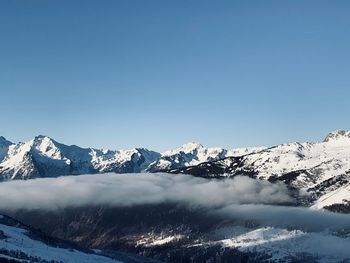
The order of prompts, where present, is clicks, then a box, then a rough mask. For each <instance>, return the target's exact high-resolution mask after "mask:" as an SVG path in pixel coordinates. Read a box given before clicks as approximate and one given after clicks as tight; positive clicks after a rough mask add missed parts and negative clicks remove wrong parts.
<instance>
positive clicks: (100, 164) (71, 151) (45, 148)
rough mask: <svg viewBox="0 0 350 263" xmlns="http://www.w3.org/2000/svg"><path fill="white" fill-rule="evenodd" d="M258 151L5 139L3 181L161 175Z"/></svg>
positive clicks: (1, 142) (0, 141)
mask: <svg viewBox="0 0 350 263" xmlns="http://www.w3.org/2000/svg"><path fill="white" fill-rule="evenodd" d="M257 149H260V148H257ZM255 150H256V149H255V148H242V149H236V150H231V151H228V150H226V149H223V148H209V149H207V148H205V147H204V146H202V145H201V144H198V143H188V144H185V145H183V146H182V147H180V148H178V149H175V150H171V151H167V152H164V153H157V152H154V151H151V150H147V149H144V148H134V149H131V150H116V151H114V150H101V149H93V148H81V147H78V146H75V145H72V146H68V145H64V144H62V143H59V142H57V141H55V140H53V139H51V138H50V137H47V136H43V135H39V136H36V137H35V138H34V139H32V140H30V141H29V142H25V143H22V142H21V143H17V144H13V143H11V142H9V141H7V140H5V138H3V137H1V138H0V177H1V179H2V180H13V179H32V178H37V177H57V176H61V175H79V174H88V173H106V172H116V173H138V172H141V171H149V172H159V171H164V170H170V169H176V168H182V167H185V166H190V165H196V164H199V163H202V162H208V161H213V160H220V159H223V158H225V157H227V156H236V155H241V154H243V153H245V154H246V153H250V152H252V151H255Z"/></svg>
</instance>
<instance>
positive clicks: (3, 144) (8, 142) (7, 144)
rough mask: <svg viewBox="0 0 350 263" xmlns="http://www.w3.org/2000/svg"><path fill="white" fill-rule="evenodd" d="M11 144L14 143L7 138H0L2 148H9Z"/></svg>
mask: <svg viewBox="0 0 350 263" xmlns="http://www.w3.org/2000/svg"><path fill="white" fill-rule="evenodd" d="M11 144H12V142H10V141H8V140H6V139H5V137H3V136H0V146H5V147H7V146H9V145H11Z"/></svg>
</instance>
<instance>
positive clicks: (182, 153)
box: [147, 142, 263, 172]
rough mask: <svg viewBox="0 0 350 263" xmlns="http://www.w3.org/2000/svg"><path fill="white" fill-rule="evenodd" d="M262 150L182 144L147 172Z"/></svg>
mask: <svg viewBox="0 0 350 263" xmlns="http://www.w3.org/2000/svg"><path fill="white" fill-rule="evenodd" d="M260 149H263V148H240V149H234V150H226V149H224V148H219V147H216V148H205V147H204V146H203V145H201V144H199V143H195V142H191V143H187V144H184V145H183V146H182V147H180V148H178V149H175V150H170V151H166V152H164V153H162V154H161V157H160V158H159V159H158V160H157V161H155V162H153V163H151V164H150V166H149V167H148V168H147V171H148V172H159V171H168V170H172V169H177V168H182V167H187V166H193V165H198V164H200V163H203V162H210V161H215V160H221V159H224V158H225V157H228V156H237V155H242V154H248V153H251V152H254V151H257V150H260Z"/></svg>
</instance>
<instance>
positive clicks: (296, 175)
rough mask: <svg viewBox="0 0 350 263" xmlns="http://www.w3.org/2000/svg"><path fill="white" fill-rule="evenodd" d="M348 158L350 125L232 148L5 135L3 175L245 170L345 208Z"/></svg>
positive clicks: (0, 142)
mask: <svg viewBox="0 0 350 263" xmlns="http://www.w3.org/2000/svg"><path fill="white" fill-rule="evenodd" d="M349 160H350V131H344V130H338V131H335V132H331V133H329V134H328V135H327V136H326V137H325V139H324V140H323V141H322V142H315V143H311V142H306V143H299V142H296V143H287V144H281V145H276V146H272V147H256V148H239V149H232V150H227V149H224V148H219V147H218V148H205V147H204V146H202V145H201V144H198V143H188V144H185V145H183V146H182V147H180V148H178V149H174V150H169V151H166V152H163V153H158V152H155V151H152V150H148V149H145V148H134V149H131V150H101V149H94V148H82V147H78V146H75V145H71V146H68V145H65V144H62V143H59V142H57V141H55V140H53V139H51V138H50V137H48V136H43V135H39V136H36V137H35V138H34V139H32V140H30V141H28V142H24V143H23V142H20V143H12V142H10V141H8V140H6V139H5V138H4V137H0V178H1V180H2V181H6V180H14V179H32V178H39V177H57V176H64V175H80V174H92V173H107V172H114V173H139V172H151V173H155V172H169V173H175V174H181V173H183V174H190V175H194V176H200V177H206V178H227V177H234V176H236V175H245V176H249V177H252V178H256V179H262V180H268V181H270V182H275V181H281V182H284V183H285V184H287V185H288V186H289V187H290V188H293V189H297V190H299V191H303V192H305V193H307V200H305V198H304V199H303V200H302V201H303V202H306V203H307V205H309V206H313V207H315V208H323V207H328V208H329V209H330V210H332V209H337V210H339V209H340V210H344V211H347V209H348V207H349V205H348V204H349V201H350V194H349V191H350V162H349ZM334 205H335V206H334ZM339 206H340V207H339Z"/></svg>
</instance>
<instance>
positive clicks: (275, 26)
mask: <svg viewBox="0 0 350 263" xmlns="http://www.w3.org/2000/svg"><path fill="white" fill-rule="evenodd" d="M349 14H350V1H294V0H293V1H243V0H242V1H213V0H211V1H205V0H193V1H188V0H176V1H167V0H159V1H152V0H147V1H144V0H139V1H134V0H124V1H121V0H120V1H108V0H103V1H99V0H95V1H86V0H84V1H74V0H73V1H71V0H66V1H64V0H59V1H58V0H56V1H46V0H42V1H40V0H36V1H27V0H23V1H16V0H11V1H10V0H3V1H1V2H0V87H1V93H0V107H1V124H0V134H1V135H3V136H5V137H7V138H9V139H11V140H13V141H24V140H28V139H30V138H31V137H33V136H35V135H37V134H46V135H49V136H51V137H53V138H55V139H56V140H58V141H61V142H64V143H68V144H73V143H74V144H78V145H82V146H94V147H108V148H113V149H118V148H130V147H134V146H144V147H149V148H153V149H155V150H165V149H168V148H173V147H176V146H179V145H181V144H183V143H186V142H188V141H199V142H201V143H202V144H204V145H206V146H225V147H228V148H231V147H238V146H254V145H274V144H278V143H282V142H291V141H307V140H311V141H312V140H320V139H322V138H323V137H324V136H325V135H326V133H327V132H329V131H332V130H335V129H350V122H349V121H350V102H349V100H350V71H349V70H350V15H349Z"/></svg>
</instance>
